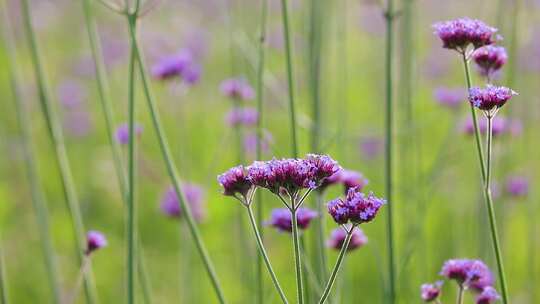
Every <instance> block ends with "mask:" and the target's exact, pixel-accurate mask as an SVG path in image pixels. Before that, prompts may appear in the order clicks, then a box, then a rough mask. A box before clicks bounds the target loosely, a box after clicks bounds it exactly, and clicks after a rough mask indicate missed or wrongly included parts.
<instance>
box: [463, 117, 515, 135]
mask: <svg viewBox="0 0 540 304" xmlns="http://www.w3.org/2000/svg"><path fill="white" fill-rule="evenodd" d="M507 129H508V128H507V121H506V119H505V118H504V117H500V116H495V117H494V118H493V124H492V132H493V136H498V135H502V134H504V133H505V132H506V131H507ZM462 130H463V132H464V133H465V134H467V135H473V134H474V124H473V120H472V118H471V117H467V118H466V119H465V121H464V123H463V126H462ZM478 130H479V131H480V133H482V134H486V132H487V118H486V117H484V116H482V117H479V118H478Z"/></svg>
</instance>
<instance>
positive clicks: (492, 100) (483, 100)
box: [469, 85, 517, 111]
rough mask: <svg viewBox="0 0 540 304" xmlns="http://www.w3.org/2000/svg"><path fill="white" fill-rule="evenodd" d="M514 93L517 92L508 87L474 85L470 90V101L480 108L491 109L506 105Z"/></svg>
mask: <svg viewBox="0 0 540 304" xmlns="http://www.w3.org/2000/svg"><path fill="white" fill-rule="evenodd" d="M514 95H517V93H516V92H514V91H513V90H511V89H509V88H507V87H497V86H492V85H487V86H486V87H485V88H479V87H474V88H471V89H470V90H469V102H470V103H471V104H472V105H473V106H475V107H477V108H479V109H480V110H484V111H490V110H493V109H499V108H500V107H502V106H504V104H505V103H506V102H507V101H508V100H510V98H512V96H514Z"/></svg>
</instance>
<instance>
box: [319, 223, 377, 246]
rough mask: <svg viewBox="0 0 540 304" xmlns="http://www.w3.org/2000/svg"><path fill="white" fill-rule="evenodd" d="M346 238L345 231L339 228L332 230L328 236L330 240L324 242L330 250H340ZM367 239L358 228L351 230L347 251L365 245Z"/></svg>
mask: <svg viewBox="0 0 540 304" xmlns="http://www.w3.org/2000/svg"><path fill="white" fill-rule="evenodd" d="M346 237H347V233H346V232H345V230H344V229H343V228H341V227H338V228H336V229H334V230H332V233H331V234H330V238H329V239H328V241H327V242H326V244H327V246H328V247H330V248H333V249H335V250H341V247H343V243H344V242H345V238H346ZM367 242H368V238H367V236H366V235H365V234H364V232H363V231H362V229H360V228H358V227H354V228H353V232H352V236H351V241H350V243H349V247H347V251H352V250H354V249H357V248H360V247H362V246H364V245H365V244H367Z"/></svg>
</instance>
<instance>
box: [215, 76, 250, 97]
mask: <svg viewBox="0 0 540 304" xmlns="http://www.w3.org/2000/svg"><path fill="white" fill-rule="evenodd" d="M220 88H221V93H222V94H223V95H225V96H227V97H229V98H231V99H234V100H252V99H253V98H255V91H254V90H253V88H252V87H251V86H250V85H249V84H248V83H247V81H246V80H244V79H243V78H230V79H227V80H224V81H223V82H222V83H221V86H220Z"/></svg>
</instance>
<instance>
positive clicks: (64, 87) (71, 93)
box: [58, 80, 86, 109]
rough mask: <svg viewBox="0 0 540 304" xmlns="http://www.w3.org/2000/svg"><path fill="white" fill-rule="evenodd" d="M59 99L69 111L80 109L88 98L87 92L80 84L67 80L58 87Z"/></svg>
mask: <svg viewBox="0 0 540 304" xmlns="http://www.w3.org/2000/svg"><path fill="white" fill-rule="evenodd" d="M58 98H59V99H60V103H61V104H62V105H63V106H64V107H66V108H68V109H74V108H79V106H81V104H82V103H83V101H84V99H85V98H86V91H85V89H84V87H83V86H82V85H81V84H80V83H79V82H77V81H73V80H66V81H64V82H62V84H61V85H59V86H58Z"/></svg>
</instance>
